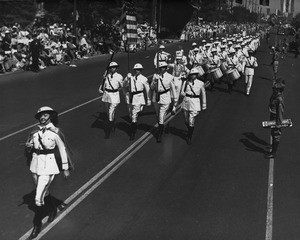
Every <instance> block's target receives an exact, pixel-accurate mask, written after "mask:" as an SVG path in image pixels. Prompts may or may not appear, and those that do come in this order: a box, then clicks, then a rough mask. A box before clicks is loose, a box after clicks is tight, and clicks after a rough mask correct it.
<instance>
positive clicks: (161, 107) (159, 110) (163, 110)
mask: <svg viewBox="0 0 300 240" xmlns="http://www.w3.org/2000/svg"><path fill="white" fill-rule="evenodd" d="M153 105H154V108H155V112H156V118H157V122H158V124H164V122H165V117H166V114H167V111H168V109H169V107H170V103H168V104H161V103H157V102H154V103H153Z"/></svg>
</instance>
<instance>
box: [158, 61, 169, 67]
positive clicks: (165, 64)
mask: <svg viewBox="0 0 300 240" xmlns="http://www.w3.org/2000/svg"><path fill="white" fill-rule="evenodd" d="M167 66H168V64H167V63H166V62H159V63H158V67H159V68H162V67H167Z"/></svg>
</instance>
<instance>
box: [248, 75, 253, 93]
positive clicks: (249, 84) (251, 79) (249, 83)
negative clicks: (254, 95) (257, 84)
mask: <svg viewBox="0 0 300 240" xmlns="http://www.w3.org/2000/svg"><path fill="white" fill-rule="evenodd" d="M252 81H253V75H249V76H248V83H247V90H246V94H247V96H249V95H250V90H251V86H252Z"/></svg>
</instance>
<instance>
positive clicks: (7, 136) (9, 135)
mask: <svg viewBox="0 0 300 240" xmlns="http://www.w3.org/2000/svg"><path fill="white" fill-rule="evenodd" d="M99 98H101V97H96V98H94V99H92V100H89V101H87V102H85V103H82V104H79V105H77V106H75V107H73V108H70V109H68V110H66V111H64V112H61V113H59V114H58V116H60V115H63V114H66V113H68V112H71V111H73V110H75V109H77V108H80V107H82V106H84V105H87V104H89V103H91V102H94V101H96V100H98V99H99ZM36 125H38V123H36V124H32V125H30V126H28V127H25V128H22V129H21V130H19V131H16V132H13V133H11V134H8V135H6V136H4V137H1V138H0V141H2V140H4V139H6V138H9V137H12V136H14V135H16V134H18V133H21V132H24V131H26V130H28V129H30V128H33V127H34V126H36Z"/></svg>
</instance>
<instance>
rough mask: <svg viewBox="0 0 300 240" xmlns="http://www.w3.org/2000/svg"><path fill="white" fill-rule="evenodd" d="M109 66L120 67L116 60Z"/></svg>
mask: <svg viewBox="0 0 300 240" xmlns="http://www.w3.org/2000/svg"><path fill="white" fill-rule="evenodd" d="M108 67H119V65H118V64H117V63H116V62H111V63H110V64H109V65H108Z"/></svg>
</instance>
